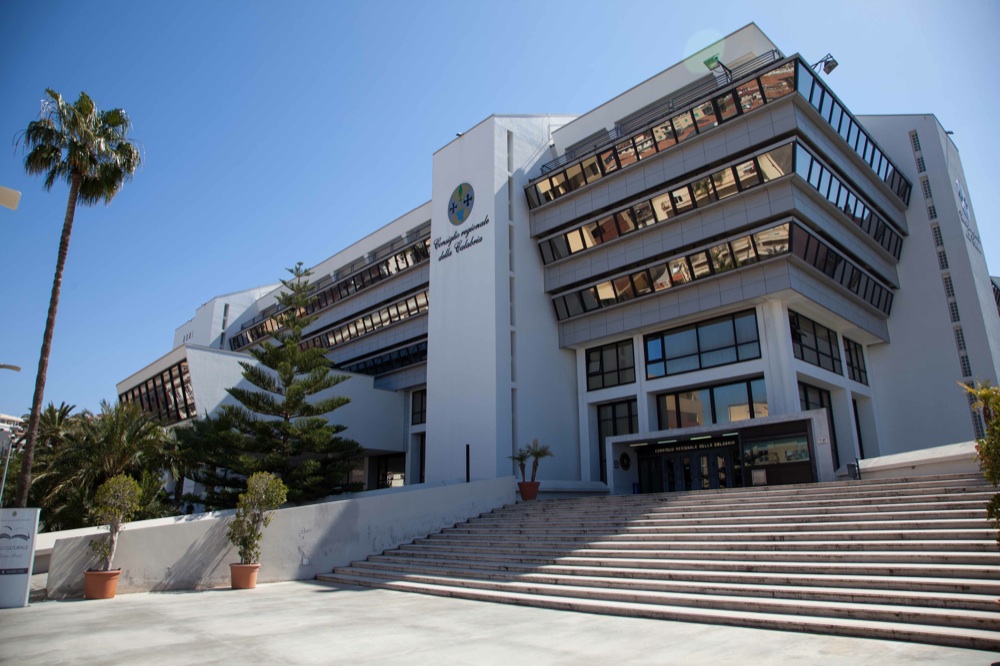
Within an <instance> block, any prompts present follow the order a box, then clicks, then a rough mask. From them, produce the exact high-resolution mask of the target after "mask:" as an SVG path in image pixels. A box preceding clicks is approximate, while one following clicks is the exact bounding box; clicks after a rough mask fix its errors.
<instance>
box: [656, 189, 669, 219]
mask: <svg viewBox="0 0 1000 666" xmlns="http://www.w3.org/2000/svg"><path fill="white" fill-rule="evenodd" d="M653 212H655V213H656V220H657V221H658V222H662V221H663V220H666V219H668V218H671V217H673V216H674V207H673V206H672V205H671V203H670V194H669V193H667V194H661V195H660V196H658V197H656V198H655V199H653Z"/></svg>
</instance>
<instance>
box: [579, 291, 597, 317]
mask: <svg viewBox="0 0 1000 666" xmlns="http://www.w3.org/2000/svg"><path fill="white" fill-rule="evenodd" d="M580 300H582V301H583V309H584V310H585V311H586V312H592V311H594V310H596V309H597V308H598V307H600V303H599V302H598V301H597V290H596V289H594V288H593V287H590V288H589V289H584V290H583V291H581V292H580Z"/></svg>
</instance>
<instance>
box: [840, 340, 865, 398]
mask: <svg viewBox="0 0 1000 666" xmlns="http://www.w3.org/2000/svg"><path fill="white" fill-rule="evenodd" d="M844 356H845V358H846V360H847V376H848V377H849V378H850V379H851V380H852V381H856V382H860V383H862V384H864V385H866V386H867V385H868V368H867V367H865V354H864V351H863V349H862V347H861V345H859V344H858V343H857V342H855V341H854V340H851V339H849V338H844Z"/></svg>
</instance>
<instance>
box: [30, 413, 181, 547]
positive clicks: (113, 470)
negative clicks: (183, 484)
mask: <svg viewBox="0 0 1000 666" xmlns="http://www.w3.org/2000/svg"><path fill="white" fill-rule="evenodd" d="M168 438H169V437H168V435H167V432H166V431H165V430H164V429H163V428H161V427H160V426H159V425H158V424H157V423H156V422H155V421H154V420H153V419H152V418H151V417H150V416H149V415H148V414H146V413H145V412H143V411H142V410H141V409H140V408H139V406H138V405H137V404H135V403H114V404H110V403H108V402H106V401H105V402H102V403H101V413H100V414H97V415H89V414H88V415H85V416H83V417H81V418H79V420H78V426H77V427H76V428H75V429H73V430H71V431H70V433H69V434H68V435H67V437H66V440H65V442H64V443H63V445H62V447H60V448H59V449H58V450H57V451H56V453H55V454H54V456H53V458H52V460H51V463H50V464H48V465H46V467H45V469H43V470H42V471H41V473H39V474H38V477H37V478H36V479H35V484H33V485H35V486H39V487H40V489H41V490H44V496H39V505H40V506H41V507H42V508H43V512H42V516H43V520H44V521H45V527H46V530H48V531H52V530H54V529H71V528H74V527H83V526H84V525H87V524H89V518H88V511H89V506H90V504H91V501H92V499H93V497H94V493H95V492H96V491H97V488H99V487H100V486H101V484H102V483H104V482H105V481H107V480H108V479H110V478H112V477H114V476H117V475H119V474H126V475H128V476H131V477H132V478H134V479H137V480H139V481H140V486H141V488H142V494H143V497H142V500H141V504H142V507H143V509H142V511H141V512H140V516H139V517H140V518H154V517H159V516H161V515H167V514H168V513H169V508H168V507H166V506H164V505H163V500H164V499H165V494H164V493H163V492H162V491H161V487H162V483H161V480H160V477H161V473H162V471H163V469H164V464H165V462H166V453H165V450H164V449H165V446H166V444H167V441H168ZM36 494H38V493H33V495H36Z"/></svg>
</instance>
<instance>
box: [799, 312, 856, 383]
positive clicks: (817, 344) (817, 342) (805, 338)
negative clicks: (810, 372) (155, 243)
mask: <svg viewBox="0 0 1000 666" xmlns="http://www.w3.org/2000/svg"><path fill="white" fill-rule="evenodd" d="M788 323H789V325H790V326H791V328H792V352H793V353H794V354H795V358H797V359H799V360H801V361H805V362H806V363H809V364H810V365H815V366H818V367H820V368H823V369H824V370H829V371H830V372H835V373H837V374H838V375H842V374H844V371H843V367H842V365H841V361H840V344H839V343H838V340H837V334H836V333H835V332H834V331H831V330H830V329H828V328H827V327H826V326H823V325H822V324H818V323H816V322H815V321H813V320H812V319H809V318H808V317H805V316H803V315H800V314H798V313H797V312H793V311H791V310H789V311H788Z"/></svg>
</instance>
